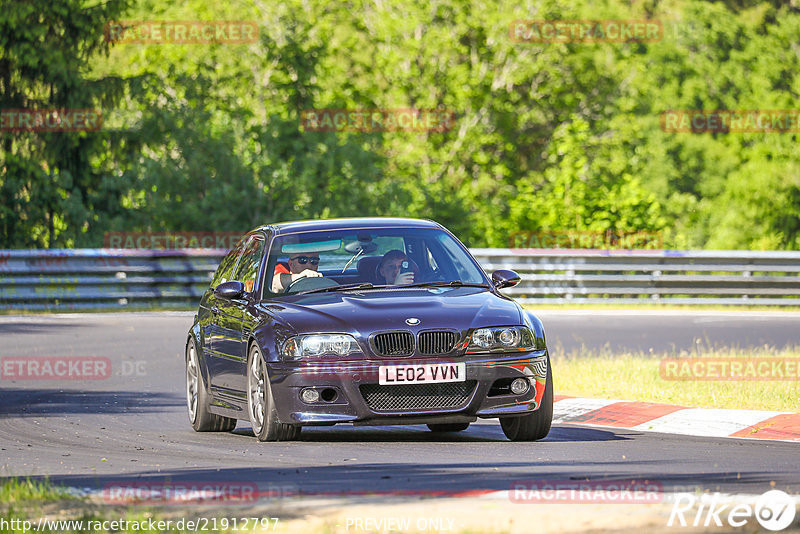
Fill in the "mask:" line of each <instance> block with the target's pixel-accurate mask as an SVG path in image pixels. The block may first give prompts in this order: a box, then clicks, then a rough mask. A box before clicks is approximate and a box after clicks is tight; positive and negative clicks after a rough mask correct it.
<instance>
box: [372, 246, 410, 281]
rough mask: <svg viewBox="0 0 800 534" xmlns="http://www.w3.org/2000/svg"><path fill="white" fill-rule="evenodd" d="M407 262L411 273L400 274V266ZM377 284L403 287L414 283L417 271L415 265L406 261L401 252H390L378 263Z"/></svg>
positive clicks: (406, 257) (404, 255)
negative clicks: (411, 270)
mask: <svg viewBox="0 0 800 534" xmlns="http://www.w3.org/2000/svg"><path fill="white" fill-rule="evenodd" d="M404 261H408V262H409V264H410V265H411V268H412V269H413V272H405V273H401V272H400V268H401V264H402V263H403V262H404ZM377 270H378V276H377V278H378V283H379V284H388V285H405V284H413V283H414V273H415V272H416V271H417V269H416V264H415V263H414V262H413V261H411V260H409V259H408V256H406V254H405V252H403V251H402V250H397V249H394V250H390V251H389V252H387V253H386V254H384V255H383V258H381V261H380V263H378V269H377Z"/></svg>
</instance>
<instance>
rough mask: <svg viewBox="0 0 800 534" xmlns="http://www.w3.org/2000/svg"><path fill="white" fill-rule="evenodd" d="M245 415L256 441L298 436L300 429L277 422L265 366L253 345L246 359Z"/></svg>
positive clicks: (259, 353) (282, 439)
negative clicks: (247, 417)
mask: <svg viewBox="0 0 800 534" xmlns="http://www.w3.org/2000/svg"><path fill="white" fill-rule="evenodd" d="M247 413H248V414H249V416H250V424H251V425H252V426H253V434H255V435H256V438H258V441H292V440H295V439H297V438H298V436H299V435H300V430H301V427H299V426H296V425H289V424H285V423H281V422H280V421H279V420H278V410H277V409H276V408H275V401H274V399H273V398H272V389H271V388H270V384H269V378H268V377H267V364H266V363H264V358H262V357H261V351H260V350H259V349H258V346H257V345H255V344H253V346H252V347H250V353H249V356H248V358H247Z"/></svg>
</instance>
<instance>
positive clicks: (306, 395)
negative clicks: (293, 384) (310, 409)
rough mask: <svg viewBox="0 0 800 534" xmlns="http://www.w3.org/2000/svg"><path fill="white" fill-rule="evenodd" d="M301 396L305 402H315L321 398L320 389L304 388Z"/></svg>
mask: <svg viewBox="0 0 800 534" xmlns="http://www.w3.org/2000/svg"><path fill="white" fill-rule="evenodd" d="M300 398H301V399H303V402H308V403H313V402H317V401H318V400H319V391H317V390H316V389H310V388H309V389H304V390H303V391H301V392H300Z"/></svg>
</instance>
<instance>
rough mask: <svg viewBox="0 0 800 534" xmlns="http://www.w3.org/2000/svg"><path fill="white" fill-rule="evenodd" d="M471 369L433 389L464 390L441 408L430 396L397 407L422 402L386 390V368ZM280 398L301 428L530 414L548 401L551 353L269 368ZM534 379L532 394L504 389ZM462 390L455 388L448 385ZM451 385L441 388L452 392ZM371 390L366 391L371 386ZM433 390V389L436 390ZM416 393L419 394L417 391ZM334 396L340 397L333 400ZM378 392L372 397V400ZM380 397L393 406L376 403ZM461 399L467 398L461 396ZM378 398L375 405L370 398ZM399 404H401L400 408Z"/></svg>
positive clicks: (283, 413)
mask: <svg viewBox="0 0 800 534" xmlns="http://www.w3.org/2000/svg"><path fill="white" fill-rule="evenodd" d="M456 362H464V363H465V364H466V382H464V383H463V384H461V383H457V384H461V385H459V386H455V387H454V388H453V387H447V388H436V387H434V388H432V389H431V390H429V392H430V391H436V390H438V389H442V390H444V389H447V390H448V391H458V395H456V394H455V393H454V394H453V395H452V396H450V397H448V398H447V399H445V398H444V397H442V399H441V402H437V401H438V400H439V399H438V398H431V397H428V398H427V400H426V402H427V405H425V406H423V407H419V406H417V407H411V408H403V407H401V408H399V409H398V408H397V407H396V406H402V405H403V404H408V403H406V402H405V401H408V400H410V401H412V402H410V404H415V403H416V404H418V400H419V399H418V398H414V399H406V398H405V396H406V395H407V394H410V395H412V396H413V395H417V393H416V392H419V389H417V390H414V392H412V391H411V390H409V389H403V388H405V387H406V386H379V385H378V368H379V366H381V365H408V366H413V365H414V364H429V363H456ZM267 366H268V370H269V376H270V385H271V388H272V395H273V398H274V400H275V405H276V408H277V411H278V418H279V419H280V420H281V422H284V423H291V424H300V425H331V424H336V423H353V424H364V425H380V424H420V423H449V422H470V421H475V420H476V419H477V418H479V417H480V418H493V417H503V416H510V415H524V414H526V413H530V412H532V411H534V410H536V409H537V408H538V407H539V404H540V403H541V399H542V396H543V395H544V389H545V382H546V379H547V366H548V358H547V350H546V349H542V350H539V351H533V352H525V353H494V354H470V355H465V356H459V357H453V358H440V357H413V358H398V359H392V358H366V359H352V360H347V361H319V360H316V361H313V362H308V361H298V362H268V363H267ZM518 377H523V378H527V379H528V381H529V382H530V384H531V387H530V388H529V389H528V391H527V392H526V393H524V394H520V395H515V394H512V393H511V392H510V391H504V390H503V388H502V387H498V386H502V384H504V383H508V382H509V381H510V380H511V379H514V378H518ZM448 384H454V383H448ZM444 385H445V384H440V386H444ZM363 386H366V387H363ZM432 386H433V385H432ZM309 387H312V388H315V389H318V390H320V391H321V392H322V391H325V390H327V397H328V400H320V401H318V402H315V403H306V402H304V401H303V400H301V398H300V392H301V390H303V389H304V388H309ZM412 389H413V388H412ZM331 391H333V392H335V395H333V398H332V399H331V398H330V397H331V395H330V394H331ZM365 391H370V392H371V393H372V395H367V394H365ZM375 395H377V396H378V397H380V398H382V399H384V400H386V399H388V401H389V402H386V403H384V404H385V405H376V403H375V401H374V398H375ZM459 395H460V396H459ZM368 396H369V398H370V400H369V401H368V399H367V397H368ZM395 401H397V402H395Z"/></svg>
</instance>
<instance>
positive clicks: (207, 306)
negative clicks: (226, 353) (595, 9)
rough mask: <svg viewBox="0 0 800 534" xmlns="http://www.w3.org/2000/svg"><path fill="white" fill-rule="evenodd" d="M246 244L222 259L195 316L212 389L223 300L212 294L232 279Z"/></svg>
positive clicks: (217, 366) (216, 369) (217, 361)
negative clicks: (221, 302)
mask: <svg viewBox="0 0 800 534" xmlns="http://www.w3.org/2000/svg"><path fill="white" fill-rule="evenodd" d="M246 242H247V239H242V240H241V241H239V243H237V244H236V246H234V247H233V249H232V250H231V251H230V252H228V253H227V254H226V255H225V256H224V257H223V258H222V261H220V263H219V266H218V267H217V270H216V271H215V273H214V278H213V279H212V281H211V285H210V286H209V288H208V290H207V291H206V293H205V295H203V298H202V300H201V301H200V311H199V313H198V316H197V322H198V324H199V326H200V334H201V339H200V342H201V349H200V350H201V351H202V356H203V360H204V362H205V367H206V369H207V370H208V383H209V386H210V387H212V388H213V387H214V385H216V384H217V382H218V379H217V373H218V369H219V367H220V364H219V361H220V358H218V357H217V355H216V352H215V351H216V346H217V345H219V341H220V328H219V303H220V301H221V300H223V299H222V298H221V297H218V296H217V295H216V294H215V293H214V289H215V288H216V287H217V286H219V285H220V284H222V283H224V282H227V281H229V280H232V279H233V275H234V272H235V270H236V267H237V266H238V264H239V258H240V257H241V256H242V253H243V251H244V247H245V243H246Z"/></svg>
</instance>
